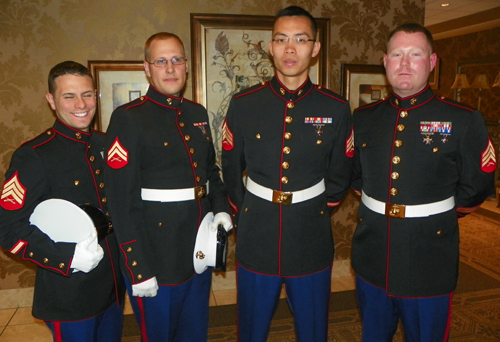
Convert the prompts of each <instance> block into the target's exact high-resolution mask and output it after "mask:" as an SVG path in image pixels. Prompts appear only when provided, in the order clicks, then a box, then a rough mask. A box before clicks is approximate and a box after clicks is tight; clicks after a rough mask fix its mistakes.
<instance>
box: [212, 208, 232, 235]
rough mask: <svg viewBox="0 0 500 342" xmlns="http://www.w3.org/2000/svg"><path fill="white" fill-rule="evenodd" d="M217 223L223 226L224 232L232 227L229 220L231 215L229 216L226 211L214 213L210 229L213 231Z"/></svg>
mask: <svg viewBox="0 0 500 342" xmlns="http://www.w3.org/2000/svg"><path fill="white" fill-rule="evenodd" d="M219 224H222V225H223V226H224V229H225V230H226V232H228V231H230V230H231V229H233V222H232V221H231V216H229V214H228V213H224V212H221V213H218V214H216V215H215V217H214V222H212V225H211V226H210V230H211V231H213V232H215V231H216V230H217V226H218V225H219Z"/></svg>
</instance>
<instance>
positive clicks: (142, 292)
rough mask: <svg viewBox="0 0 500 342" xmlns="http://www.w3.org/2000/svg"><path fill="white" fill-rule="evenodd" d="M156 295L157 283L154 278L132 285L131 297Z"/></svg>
mask: <svg viewBox="0 0 500 342" xmlns="http://www.w3.org/2000/svg"><path fill="white" fill-rule="evenodd" d="M157 293H158V282H157V281H156V277H153V278H149V279H148V280H144V281H143V282H142V283H139V284H135V285H132V296H135V297H155V296H156V294H157Z"/></svg>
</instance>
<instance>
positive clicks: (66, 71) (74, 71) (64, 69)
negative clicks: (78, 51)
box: [49, 61, 94, 95]
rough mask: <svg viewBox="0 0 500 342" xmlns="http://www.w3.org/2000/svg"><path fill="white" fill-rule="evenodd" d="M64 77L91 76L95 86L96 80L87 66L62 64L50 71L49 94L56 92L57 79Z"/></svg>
mask: <svg viewBox="0 0 500 342" xmlns="http://www.w3.org/2000/svg"><path fill="white" fill-rule="evenodd" d="M63 75H79V76H89V77H90V78H91V79H92V84H94V78H93V77H92V74H91V73H90V71H89V69H87V68H86V67H85V66H83V65H81V64H80V63H77V62H73V61H65V62H61V63H59V64H57V65H56V66H54V67H53V68H52V69H50V71H49V93H51V94H52V95H54V94H55V91H56V82H55V81H56V78H58V77H59V76H63Z"/></svg>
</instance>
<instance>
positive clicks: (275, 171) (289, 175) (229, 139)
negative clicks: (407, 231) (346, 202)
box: [222, 7, 354, 342]
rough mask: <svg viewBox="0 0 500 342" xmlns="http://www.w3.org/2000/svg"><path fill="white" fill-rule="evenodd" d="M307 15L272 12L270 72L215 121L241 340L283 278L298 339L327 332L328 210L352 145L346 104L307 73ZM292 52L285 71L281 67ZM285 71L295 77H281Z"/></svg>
mask: <svg viewBox="0 0 500 342" xmlns="http://www.w3.org/2000/svg"><path fill="white" fill-rule="evenodd" d="M282 14H283V13H282ZM313 21H314V19H312V17H310V15H309V13H307V12H306V11H304V10H303V9H301V8H298V7H291V8H289V9H285V10H284V15H283V16H281V14H279V15H278V19H277V21H276V23H275V27H274V30H273V39H274V41H273V42H271V43H270V50H271V54H272V55H273V56H274V61H275V65H276V69H277V72H276V76H275V77H274V78H273V79H272V80H271V81H269V82H263V83H262V84H258V85H256V86H253V87H251V88H249V89H247V90H244V91H242V92H240V93H238V94H236V95H235V96H234V97H233V98H232V100H231V102H230V105H229V109H228V113H227V118H226V121H225V123H224V127H223V128H224V140H223V153H222V165H223V173H224V181H225V183H226V187H227V191H228V194H229V197H230V201H231V205H232V209H233V211H234V222H235V223H237V227H236V233H237V243H236V258H237V263H238V268H237V282H238V329H239V332H238V336H239V341H240V342H243V341H265V340H266V338H267V334H268V331H269V325H270V321H271V318H272V315H273V312H274V309H275V308H276V304H277V301H278V298H279V294H280V291H281V286H282V283H284V284H285V287H286V291H287V298H288V302H289V305H290V308H291V309H292V312H293V314H294V318H295V326H296V332H297V337H298V340H299V341H326V338H327V337H326V336H327V325H328V324H327V321H328V305H329V296H330V282H331V280H330V279H331V266H332V262H333V253H334V245H333V237H332V230H331V224H330V213H331V212H332V210H333V208H334V207H336V206H337V205H338V204H339V203H340V202H341V200H342V199H343V198H344V195H345V194H346V192H347V190H348V188H349V184H350V176H351V162H352V158H351V157H352V152H353V148H354V147H353V141H352V135H351V133H352V127H351V114H350V110H349V104H348V103H347V101H346V100H345V99H343V98H342V97H340V96H338V95H337V94H335V93H333V92H331V91H329V90H327V89H324V88H322V87H321V86H318V85H314V84H312V82H311V81H310V79H309V77H308V75H307V70H308V66H309V63H308V62H309V61H310V58H311V56H312V55H314V54H316V53H317V52H318V51H319V45H317V43H316V42H311V40H314V39H312V38H313V37H315V30H314V29H313V28H312V26H313V25H312V24H311V22H313ZM304 32H307V33H306V34H304ZM297 33H298V35H297ZM290 37H293V38H294V39H295V41H292V40H290ZM296 37H300V38H301V39H300V40H299V41H298V42H297V41H296V39H297V38H296ZM287 38H288V40H287ZM308 39H310V40H308ZM273 44H274V45H273ZM292 59H293V60H294V61H295V62H296V63H295V64H294V66H293V67H292V69H293V71H290V72H289V70H288V69H287V67H286V66H285V65H284V64H286V60H292ZM296 66H297V67H296ZM287 74H294V75H299V76H298V77H296V76H293V77H291V79H292V80H293V81H295V82H290V81H291V80H290V79H289V78H288V77H287ZM284 81H286V82H287V83H286V84H285V82H284ZM294 83H295V86H294V85H293V84H294ZM287 85H288V86H287ZM244 171H246V183H244V182H245V181H244V180H243V179H242V175H243V172H244Z"/></svg>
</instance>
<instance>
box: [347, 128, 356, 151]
mask: <svg viewBox="0 0 500 342" xmlns="http://www.w3.org/2000/svg"><path fill="white" fill-rule="evenodd" d="M345 155H346V156H347V157H349V158H352V157H354V129H352V128H351V135H350V136H349V138H347V140H346V141H345Z"/></svg>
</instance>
